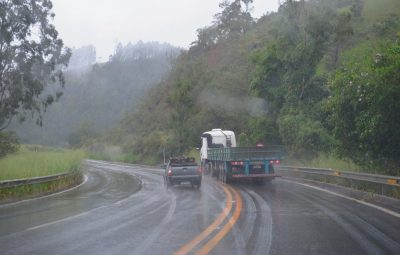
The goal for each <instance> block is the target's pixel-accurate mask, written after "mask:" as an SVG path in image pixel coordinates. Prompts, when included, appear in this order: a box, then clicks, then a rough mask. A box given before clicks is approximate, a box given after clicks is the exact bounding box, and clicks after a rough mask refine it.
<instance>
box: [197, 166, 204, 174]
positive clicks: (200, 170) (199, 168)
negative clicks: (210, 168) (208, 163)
mask: <svg viewBox="0 0 400 255" xmlns="http://www.w3.org/2000/svg"><path fill="white" fill-rule="evenodd" d="M197 172H198V173H199V174H201V173H202V172H203V169H201V166H199V167H198V168H197Z"/></svg>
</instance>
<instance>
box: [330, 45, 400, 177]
mask: <svg viewBox="0 0 400 255" xmlns="http://www.w3.org/2000/svg"><path fill="white" fill-rule="evenodd" d="M399 84H400V44H399V40H396V41H394V42H393V41H389V42H386V43H383V44H379V45H377V46H375V47H371V45H368V44H365V45H362V46H360V47H358V48H356V49H354V50H353V51H350V52H349V53H348V55H347V56H346V58H345V60H344V63H343V67H342V68H340V69H339V70H338V71H337V72H336V74H335V76H334V78H333V80H332V82H331V84H330V88H331V91H332V96H331V97H330V98H329V100H328V103H327V108H328V110H329V111H330V124H331V125H332V127H333V134H334V136H335V137H336V138H337V139H338V140H339V141H340V145H341V146H340V147H338V150H339V152H340V153H341V155H347V156H348V157H350V158H352V159H354V160H357V161H358V162H360V163H363V164H366V165H369V166H374V167H380V168H389V169H396V168H397V167H396V166H398V165H399V164H400V161H399V159H400V150H399V144H400V122H399V120H400V101H399V98H400V87H399V86H400V85H399ZM372 163H373V164H372ZM371 164H372V165H371ZM394 171H398V170H394ZM397 174H398V173H397Z"/></svg>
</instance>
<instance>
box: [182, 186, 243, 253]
mask: <svg viewBox="0 0 400 255" xmlns="http://www.w3.org/2000/svg"><path fill="white" fill-rule="evenodd" d="M221 186H222V188H223V190H224V192H225V195H226V205H225V208H224V210H223V211H222V212H221V213H220V214H219V215H218V217H217V218H216V219H215V220H214V222H213V223H211V225H209V226H208V227H207V228H206V229H205V230H203V232H201V233H200V234H199V235H197V236H196V237H195V238H193V239H192V240H191V241H189V242H188V243H186V244H185V245H183V246H182V247H181V248H180V249H179V250H177V251H176V252H175V253H174V254H175V255H184V254H188V253H189V252H190V251H192V249H193V248H195V247H196V246H197V245H199V244H200V243H201V242H202V241H203V240H204V239H206V238H207V237H209V236H210V235H211V234H212V233H213V232H214V231H215V230H216V229H217V227H218V226H220V225H221V224H222V223H223V222H224V221H225V219H226V218H228V215H229V213H230V212H231V211H232V208H233V200H232V198H233V197H234V199H235V201H236V207H235V211H234V212H233V214H232V216H231V217H230V219H229V220H228V221H227V222H226V223H225V225H223V227H222V228H221V229H220V230H219V231H218V232H217V233H216V234H215V235H214V236H213V237H212V238H211V239H210V240H209V241H208V242H207V243H206V244H204V245H203V246H201V247H200V248H198V250H197V252H196V255H204V254H208V253H209V252H210V251H211V250H212V249H214V248H215V246H217V244H218V243H219V242H220V241H221V240H222V239H223V238H224V237H225V236H226V235H227V234H228V233H229V232H230V230H231V229H232V227H233V226H234V225H235V223H236V221H237V220H238V219H239V216H240V213H241V211H242V206H243V201H242V198H241V197H240V194H239V193H238V192H237V191H236V190H235V189H233V188H232V187H229V186H226V185H221Z"/></svg>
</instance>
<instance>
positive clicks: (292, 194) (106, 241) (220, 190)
mask: <svg viewBox="0 0 400 255" xmlns="http://www.w3.org/2000/svg"><path fill="white" fill-rule="evenodd" d="M86 168H87V171H86V176H87V180H86V182H85V183H84V184H82V185H81V186H79V187H78V188H76V189H73V190H71V191H68V192H64V193H61V194H57V195H53V196H49V197H45V198H41V199H36V200H30V201H26V202H21V203H16V204H11V205H3V206H0V254H172V253H174V252H177V254H186V253H187V254H195V253H198V254H205V253H204V252H205V251H207V248H208V250H209V251H210V254H400V218H398V217H396V216H394V215H390V214H388V213H385V212H383V211H380V210H377V209H375V208H372V207H369V206H366V205H363V204H360V203H356V202H354V201H351V200H348V199H345V198H342V197H338V196H335V195H332V194H329V193H325V192H321V191H318V190H315V189H312V188H309V187H306V186H303V185H300V184H297V183H295V182H292V181H290V180H285V179H279V180H275V181H273V182H272V183H271V184H269V185H267V186H254V185H250V184H245V183H242V184H235V185H232V186H230V187H229V186H222V185H220V184H219V183H217V182H216V181H214V180H212V179H209V178H208V177H206V178H204V179H203V185H202V187H201V189H200V190H197V189H192V188H191V187H190V185H182V186H177V187H174V188H171V189H169V190H166V189H165V187H164V185H163V181H162V177H161V176H160V174H161V172H162V170H161V169H154V168H147V167H142V166H129V165H118V164H110V163H105V162H99V161H88V162H87V167H86ZM224 212H225V213H224ZM236 219H237V221H236ZM218 220H220V221H218ZM190 245H192V246H190ZM188 247H189V248H188ZM184 248H187V249H186V250H185V249H184Z"/></svg>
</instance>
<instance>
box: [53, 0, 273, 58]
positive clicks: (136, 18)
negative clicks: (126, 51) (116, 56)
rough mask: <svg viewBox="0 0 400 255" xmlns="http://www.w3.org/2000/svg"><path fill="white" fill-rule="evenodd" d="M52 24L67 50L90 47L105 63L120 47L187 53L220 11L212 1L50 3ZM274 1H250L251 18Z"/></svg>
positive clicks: (270, 8)
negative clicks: (142, 45) (149, 44)
mask: <svg viewBox="0 0 400 255" xmlns="http://www.w3.org/2000/svg"><path fill="white" fill-rule="evenodd" d="M52 2H53V5H54V7H53V9H54V12H55V14H56V16H55V19H54V24H55V26H56V28H57V30H58V32H59V33H60V36H61V38H62V39H63V40H64V42H65V44H66V45H67V46H69V47H75V48H80V47H82V46H85V45H94V46H95V47H96V50H97V60H98V61H100V62H105V61H107V60H108V58H109V56H110V55H111V54H113V53H114V50H115V47H116V45H117V44H118V43H119V42H121V43H123V44H127V43H129V42H133V43H136V42H137V41H139V40H142V41H159V42H168V43H170V44H172V45H175V46H178V47H182V48H188V47H189V46H190V43H191V42H193V41H195V40H196V30H197V29H199V28H202V27H205V26H208V25H210V24H211V22H212V21H213V16H214V15H215V14H216V13H218V12H220V8H219V7H218V3H219V2H220V1H216V0H202V1H199V0H169V1H165V0H153V1H137V0H133V1H132V0H117V1H115V0H113V1H111V0H102V1H98V0H85V1H79V0H69V1H65V0H53V1H52ZM278 2H279V1H278V0H273V1H265V0H254V4H253V6H254V9H253V11H252V15H253V16H254V17H257V18H258V17H260V16H262V14H265V13H266V12H271V11H276V10H277V8H278Z"/></svg>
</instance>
